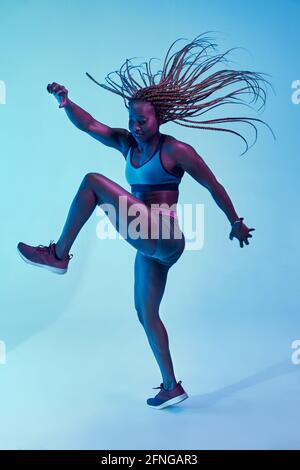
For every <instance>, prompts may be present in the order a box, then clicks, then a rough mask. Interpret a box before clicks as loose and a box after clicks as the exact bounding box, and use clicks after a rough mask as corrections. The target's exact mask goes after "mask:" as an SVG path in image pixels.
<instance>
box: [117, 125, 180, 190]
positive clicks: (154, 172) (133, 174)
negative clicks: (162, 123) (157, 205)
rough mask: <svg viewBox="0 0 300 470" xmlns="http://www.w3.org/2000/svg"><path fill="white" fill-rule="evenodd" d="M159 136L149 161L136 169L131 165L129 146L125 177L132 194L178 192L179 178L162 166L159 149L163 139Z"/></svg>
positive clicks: (130, 149) (131, 148)
mask: <svg viewBox="0 0 300 470" xmlns="http://www.w3.org/2000/svg"><path fill="white" fill-rule="evenodd" d="M165 137H166V136H165V135H164V134H161V137H160V139H159V142H158V145H157V148H156V150H155V152H154V154H153V155H152V157H151V158H149V160H147V161H146V162H145V163H143V164H142V165H140V166H139V167H136V166H134V165H133V164H132V150H133V147H132V146H130V147H129V148H128V150H127V155H126V168H125V176H126V179H127V182H128V183H129V184H130V186H131V190H132V192H135V191H155V190H156V191H161V190H164V189H168V190H169V189H171V190H178V186H179V183H180V182H181V178H182V175H181V176H175V175H173V174H172V173H170V172H169V171H168V170H167V169H166V168H165V167H164V166H163V162H162V159H161V147H162V144H163V141H164V139H165Z"/></svg>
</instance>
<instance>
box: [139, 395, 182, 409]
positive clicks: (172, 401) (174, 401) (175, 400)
mask: <svg viewBox="0 0 300 470" xmlns="http://www.w3.org/2000/svg"><path fill="white" fill-rule="evenodd" d="M187 398H189V396H188V394H187V393H183V394H182V395H178V397H174V398H171V399H170V400H167V401H165V402H164V403H162V404H161V405H157V406H155V405H148V406H150V408H155V409H157V410H162V409H163V408H166V407H167V406H171V405H176V404H177V403H180V402H181V401H183V400H186V399H187ZM147 404H148V403H147Z"/></svg>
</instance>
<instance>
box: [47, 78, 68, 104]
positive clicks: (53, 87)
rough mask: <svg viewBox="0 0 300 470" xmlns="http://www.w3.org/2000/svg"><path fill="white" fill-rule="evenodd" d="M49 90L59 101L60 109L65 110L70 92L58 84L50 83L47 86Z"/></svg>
mask: <svg viewBox="0 0 300 470" xmlns="http://www.w3.org/2000/svg"><path fill="white" fill-rule="evenodd" d="M47 90H48V91H49V93H52V94H53V95H54V96H55V98H56V99H57V101H58V102H59V107H60V108H64V107H65V106H66V104H67V102H68V90H67V89H66V88H65V87H64V86H63V85H59V84H58V83H55V82H53V83H51V84H50V83H49V85H47Z"/></svg>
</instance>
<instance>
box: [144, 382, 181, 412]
mask: <svg viewBox="0 0 300 470" xmlns="http://www.w3.org/2000/svg"><path fill="white" fill-rule="evenodd" d="M157 388H159V389H160V391H159V392H158V394H157V395H156V396H155V397H154V398H148V400H147V404H148V405H149V406H150V407H151V408H157V409H158V410H161V409H162V408H166V407H167V406H171V405H175V404H176V403H180V402H181V401H183V400H186V399H187V398H188V397H189V396H188V394H187V393H186V392H185V390H184V389H183V387H182V386H181V380H179V382H178V383H177V385H175V387H174V388H172V390H165V389H164V387H163V384H160V386H159V387H153V389H157Z"/></svg>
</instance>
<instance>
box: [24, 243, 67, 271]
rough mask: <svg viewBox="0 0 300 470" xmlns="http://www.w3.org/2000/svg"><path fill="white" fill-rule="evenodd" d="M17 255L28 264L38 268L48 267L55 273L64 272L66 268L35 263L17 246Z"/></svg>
mask: <svg viewBox="0 0 300 470" xmlns="http://www.w3.org/2000/svg"><path fill="white" fill-rule="evenodd" d="M17 250H18V253H19V255H20V256H21V258H22V259H23V260H24V261H25V262H26V263H28V264H32V265H33V266H38V267H39V268H45V269H48V271H51V272H52V273H55V274H65V273H66V272H67V270H68V269H61V268H55V267H54V266H48V265H47V264H40V263H35V262H34V261H30V260H29V259H28V258H26V256H24V255H23V253H21V251H20V250H19V248H17Z"/></svg>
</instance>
